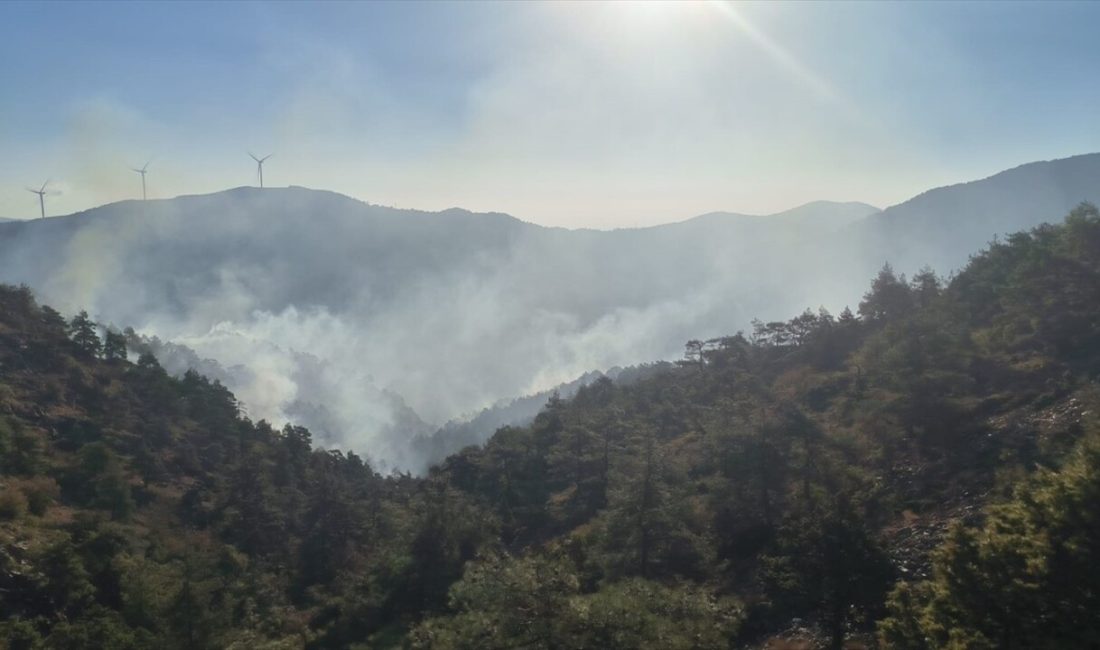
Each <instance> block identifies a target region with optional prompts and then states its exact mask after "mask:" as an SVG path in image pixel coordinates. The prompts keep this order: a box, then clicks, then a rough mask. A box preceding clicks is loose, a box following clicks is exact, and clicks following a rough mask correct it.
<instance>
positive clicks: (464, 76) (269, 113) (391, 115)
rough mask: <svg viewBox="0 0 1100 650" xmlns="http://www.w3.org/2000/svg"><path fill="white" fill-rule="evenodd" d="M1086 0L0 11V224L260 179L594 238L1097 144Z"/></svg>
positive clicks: (1099, 42)
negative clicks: (501, 216) (585, 231)
mask: <svg viewBox="0 0 1100 650" xmlns="http://www.w3.org/2000/svg"><path fill="white" fill-rule="evenodd" d="M1097 25H1100V3H1079V4H1057V3H1049V2H1048V3H1040V4H1017V3H1012V4H1008V3H973V4H946V3H914V4H900V3H856V4H825V3H803V4H740V3H735V4H727V3H720V2H700V3H687V2H685V3H657V2H654V3H639V4H632V3H626V2H622V3H607V4H597V3H584V4H569V3H550V4H534V3H503V2H501V3H490V4H471V3H466V2H463V3H457V2H456V3H439V4H435V3H428V2H415V3H405V4H382V3H370V4H367V3H362V4H353V3H343V2H342V3H333V4H317V3H311V4H292V3H287V2H277V3H270V4H266V3H210V4H199V3H191V2H189V3H162V2H157V3H148V4H140V3H136V2H125V3H118V4H95V3H56V4H54V3H34V4H30V3H28V4H20V3H13V2H5V3H0V88H2V89H3V90H2V91H0V92H2V95H0V97H2V100H0V154H2V155H0V216H6V217H20V218H22V217H30V216H36V214H37V210H38V206H37V199H36V198H35V197H34V196H33V195H31V194H29V193H28V192H27V191H26V190H25V187H26V186H27V185H31V184H41V183H42V181H44V180H45V179H46V178H51V179H53V180H54V187H55V188H56V190H58V191H59V192H60V193H59V194H58V195H56V196H50V197H47V210H48V212H50V213H52V214H61V213H68V212H73V211H77V210H81V209H84V208H88V207H92V206H94V205H98V204H101V203H105V202H108V201H114V200H118V199H123V198H132V197H136V196H139V195H140V191H141V190H140V187H141V185H140V179H139V178H138V176H137V174H135V173H133V172H131V171H128V169H127V168H128V167H130V166H141V164H143V163H144V162H145V161H146V160H147V159H150V158H152V163H151V164H150V166H149V170H150V171H149V192H150V196H151V197H168V196H174V195H178V194H193V193H202V192H210V191H216V190H219V189H223V188H227V187H233V186H238V185H245V184H251V183H254V182H255V166H254V164H253V163H252V162H251V160H249V159H248V157H247V154H246V151H248V150H252V151H254V152H255V153H257V154H261V155H263V154H267V153H271V152H274V153H275V156H274V157H273V158H271V160H270V161H269V162H268V163H267V166H266V167H265V182H266V184H268V185H280V186H281V185H305V186H310V187H319V188H325V189H333V190H336V191H339V192H343V193H346V194H349V195H351V196H354V197H357V198H360V199H363V200H366V201H370V202H372V203H380V204H385V205H396V206H400V207H416V208H425V209H441V208H446V207H451V206H461V207H465V208H469V209H473V210H496V211H502V212H508V213H511V214H514V215H516V216H518V217H520V218H523V219H526V220H529V221H534V222H538V223H543V224H549V225H562V226H568V227H579V226H589V227H598V228H608V227H617V226H630V225H640V224H650V223H656V222H664V221H673V220H679V219H682V218H685V217H689V216H693V215H695V214H699V213H703V212H708V211H712V210H731V211H741V212H755V213H767V212H774V211H779V210H782V209H786V208H789V207H792V206H794V205H797V204H799V203H803V202H806V201H810V200H814V199H831V200H858V201H865V202H868V203H873V204H876V205H882V206H885V205H889V204H891V203H896V202H899V201H902V200H904V199H907V198H909V197H910V196H912V195H913V194H915V193H917V192H920V191H923V190H925V189H928V188H930V187H933V186H936V185H940V184H945V183H950V182H957V181H961V180H967V179H971V178H977V177H982V176H987V175H989V174H991V173H994V172H997V171H1000V170H1001V169H1004V168H1006V167H1012V166H1015V165H1017V164H1020V163H1023V162H1029V161H1032V160H1038V159H1049V158H1058V157H1064V156H1068V155H1073V154H1077V153H1085V152H1092V151H1097V150H1100V119H1098V116H1100V113H1098V107H1100V68H1098V67H1097V62H1100V39H1098V38H1096V26H1097Z"/></svg>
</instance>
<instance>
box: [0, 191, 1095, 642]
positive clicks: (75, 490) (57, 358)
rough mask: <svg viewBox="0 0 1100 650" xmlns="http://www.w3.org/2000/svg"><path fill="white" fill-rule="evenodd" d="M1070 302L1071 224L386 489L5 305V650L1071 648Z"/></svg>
mask: <svg viewBox="0 0 1100 650" xmlns="http://www.w3.org/2000/svg"><path fill="white" fill-rule="evenodd" d="M1098 306H1100V213H1098V212H1097V210H1096V209H1095V208H1094V207H1092V206H1090V205H1082V206H1081V207H1079V208H1077V209H1076V210H1074V211H1073V212H1072V213H1071V214H1070V215H1069V216H1068V217H1067V218H1066V220H1065V222H1064V223H1063V224H1060V225H1057V226H1041V227H1039V228H1037V229H1035V230H1033V231H1030V232H1025V233H1020V234H1017V235H1013V236H1011V237H1008V238H1006V239H1004V240H1003V241H998V242H995V243H993V244H991V245H990V247H989V248H988V250H986V251H984V252H982V253H981V254H978V255H976V256H975V257H974V258H973V259H972V260H971V262H970V264H969V265H968V266H967V268H966V269H965V270H964V271H963V272H961V273H959V274H958V275H957V276H955V277H953V278H951V279H950V280H949V281H945V280H943V279H941V278H939V277H937V276H936V275H935V274H934V273H933V272H932V271H926V272H921V273H920V274H918V275H916V276H915V277H913V278H905V277H903V276H899V275H897V274H895V273H894V272H893V271H892V270H891V269H890V268H889V267H887V268H884V269H883V270H882V271H881V272H880V273H879V275H878V276H877V277H876V278H875V279H874V280H873V283H872V285H871V287H870V288H869V290H868V291H867V293H866V295H865V297H864V299H863V301H862V302H861V303H860V304H859V305H858V306H854V307H857V308H856V310H855V311H851V310H845V311H844V312H842V313H840V314H838V315H835V316H834V315H832V314H829V313H827V312H825V311H824V310H819V311H812V310H808V311H806V312H804V313H803V314H801V315H798V316H796V317H794V318H792V319H791V320H789V321H783V322H759V323H757V324H756V326H755V327H754V330H753V331H752V332H751V333H744V334H741V333H738V334H733V335H731V336H728V337H723V338H719V339H714V340H707V341H690V342H688V344H687V348H686V354H685V357H684V359H683V360H682V361H681V362H680V363H679V364H677V365H676V366H674V367H671V368H668V369H667V370H665V371H663V372H657V373H655V374H654V375H653V376H650V377H644V378H641V379H639V380H638V381H634V382H631V383H628V384H617V383H615V382H613V381H611V380H607V379H601V380H598V381H596V382H595V383H593V384H592V385H590V386H587V387H584V388H582V389H580V390H579V391H578V392H577V394H576V395H575V396H574V397H573V398H571V399H569V400H562V399H558V398H552V399H551V400H550V401H549V403H548V404H547V406H546V408H545V409H544V410H543V411H542V413H541V414H540V415H539V416H538V417H537V418H536V419H535V421H534V422H533V423H532V424H531V425H530V426H528V427H522V428H503V429H501V430H499V431H497V433H496V434H495V435H494V436H493V437H492V438H491V439H490V440H489V442H488V443H487V444H486V445H484V446H483V447H469V448H467V449H465V450H463V451H461V452H460V453H457V454H454V455H451V456H449V457H448V458H447V459H446V460H444V461H443V462H441V463H440V464H439V465H437V466H436V467H434V468H433V469H432V471H431V472H430V473H429V474H428V475H427V476H426V477H424V478H413V477H410V476H407V475H390V476H380V475H379V474H377V473H376V472H374V471H373V470H372V469H371V467H370V466H369V464H368V463H365V462H364V461H363V460H362V459H361V458H360V457H359V456H357V455H355V454H354V453H351V452H346V453H345V452H339V451H325V450H321V449H314V448H313V441H312V438H311V434H310V432H309V431H308V430H306V429H304V428H301V427H295V426H291V425H288V426H287V427H285V428H283V429H281V430H275V429H273V428H272V427H271V426H270V425H268V424H267V423H265V422H263V421H259V422H253V421H250V420H249V419H247V418H245V417H243V416H242V415H241V413H240V410H239V409H238V405H237V403H236V401H235V399H234V397H233V395H232V394H231V393H230V392H229V391H228V390H226V389H225V388H224V387H223V386H221V385H220V384H219V383H217V382H211V381H209V380H207V379H205V378H203V377H201V376H199V375H198V374H196V373H189V374H187V375H186V376H184V377H183V378H181V379H175V378H172V377H170V376H169V375H168V374H167V373H165V372H164V370H163V369H162V368H161V367H160V365H159V363H158V362H157V360H156V359H155V358H154V357H153V356H151V355H149V354H144V355H142V356H141V357H140V358H138V359H136V362H131V361H129V360H127V359H126V357H127V351H126V338H125V336H123V335H122V334H120V333H117V332H111V331H107V332H104V331H103V330H101V329H100V328H98V327H97V326H96V325H95V324H94V323H92V322H91V321H90V319H88V318H87V316H86V315H85V314H78V315H77V316H76V317H74V318H72V319H71V320H69V321H66V320H65V319H63V318H62V317H61V316H60V315H59V314H58V313H57V312H56V311H54V310H52V309H50V308H48V307H45V306H40V305H38V304H37V303H36V301H35V300H34V298H33V296H32V295H31V293H30V292H29V291H28V290H26V289H25V288H13V287H8V288H4V289H3V290H0V617H2V622H0V639H3V640H4V641H3V642H4V643H6V645H7V646H8V647H9V648H40V647H45V648H93V647H94V648H147V647H165V648H300V647H307V648H343V647H363V648H367V647H370V648H387V647H410V648H440V649H446V648H501V649H503V648H532V649H534V648H547V649H549V648H578V649H579V648H622V649H627V648H653V649H657V648H661V649H664V648H685V649H687V648H733V647H752V646H762V645H763V644H765V643H767V642H769V641H772V642H776V643H779V642H786V643H789V644H790V645H788V646H787V647H812V646H813V645H814V644H817V645H821V646H825V647H832V648H840V647H843V646H844V644H845V643H850V644H853V645H852V647H857V645H856V644H860V645H858V647H867V646H872V645H875V644H879V645H880V646H883V647H901V648H941V647H943V648H946V647H951V648H994V647H997V648H1037V647H1049V648H1063V647H1089V646H1094V645H1097V644H1098V643H1100V621H1098V619H1097V617H1096V616H1095V612H1096V611H1097V605H1098V604H1100V603H1097V599H1098V596H1097V594H1096V592H1095V585H1096V584H1098V583H1100V575H1098V573H1097V572H1098V571H1100V569H1098V568H1097V567H1100V562H1098V560H1100V524H1098V522H1100V505H1098V504H1100V446H1098V445H1100V420H1097V413H1098V411H1097V409H1098V408H1100V393H1098V392H1097V389H1096V385H1095V382H1096V378H1097V376H1098V375H1100V313H1098V310H1100V307H1098ZM440 363H443V360H442V359H441V360H440ZM800 644H801V645H800Z"/></svg>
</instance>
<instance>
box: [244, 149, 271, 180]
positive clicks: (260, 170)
mask: <svg viewBox="0 0 1100 650" xmlns="http://www.w3.org/2000/svg"><path fill="white" fill-rule="evenodd" d="M248 155H249V156H251V157H252V160H255V161H256V175H257V176H259V177H260V189H263V186H264V161H265V160H267V159H268V158H270V157H272V156H274V155H275V154H273V153H269V154H267V155H266V156H264V157H263V158H257V157H256V156H255V155H254V154H253V153H252V152H251V151H249V152H248Z"/></svg>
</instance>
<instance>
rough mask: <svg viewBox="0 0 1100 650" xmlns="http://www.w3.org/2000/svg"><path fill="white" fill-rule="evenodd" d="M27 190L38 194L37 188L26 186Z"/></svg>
mask: <svg viewBox="0 0 1100 650" xmlns="http://www.w3.org/2000/svg"><path fill="white" fill-rule="evenodd" d="M27 191H28V192H31V193H33V194H38V190H36V189H34V188H33V187H28V188H27Z"/></svg>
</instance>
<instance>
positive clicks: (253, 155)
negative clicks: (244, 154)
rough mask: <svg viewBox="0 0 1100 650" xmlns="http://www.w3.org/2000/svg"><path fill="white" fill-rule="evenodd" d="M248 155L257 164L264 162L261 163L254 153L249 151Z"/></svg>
mask: <svg viewBox="0 0 1100 650" xmlns="http://www.w3.org/2000/svg"><path fill="white" fill-rule="evenodd" d="M248 155H249V157H250V158H252V160H255V161H256V162H262V161H261V160H260V159H259V158H257V157H256V156H255V154H253V153H252V152H251V151H249V152H248Z"/></svg>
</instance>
